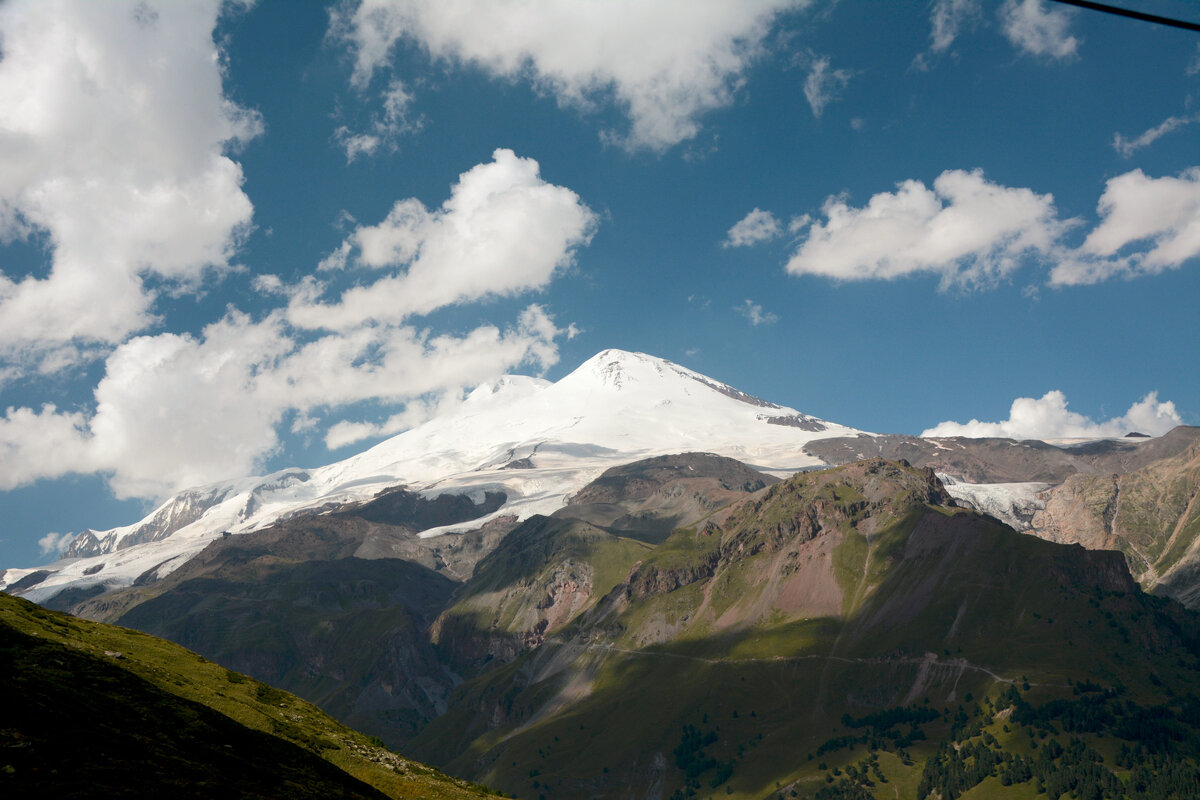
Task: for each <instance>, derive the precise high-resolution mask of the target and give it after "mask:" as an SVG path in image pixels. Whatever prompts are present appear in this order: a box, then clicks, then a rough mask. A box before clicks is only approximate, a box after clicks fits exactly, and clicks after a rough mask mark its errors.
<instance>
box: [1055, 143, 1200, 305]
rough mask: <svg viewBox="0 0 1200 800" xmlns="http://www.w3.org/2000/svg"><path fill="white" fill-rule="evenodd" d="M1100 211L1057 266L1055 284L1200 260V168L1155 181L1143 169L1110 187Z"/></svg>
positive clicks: (1156, 270) (1097, 279)
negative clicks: (1080, 242) (1097, 219)
mask: <svg viewBox="0 0 1200 800" xmlns="http://www.w3.org/2000/svg"><path fill="white" fill-rule="evenodd" d="M1098 210H1099V213H1100V216H1101V221H1100V224H1099V225H1097V226H1096V227H1095V228H1094V229H1093V230H1092V231H1091V233H1089V234H1088V236H1087V238H1086V239H1085V240H1084V242H1083V245H1082V246H1081V247H1080V248H1079V250H1078V251H1077V252H1075V253H1072V254H1070V256H1069V257H1066V258H1064V259H1063V261H1062V262H1061V263H1059V264H1058V265H1057V266H1055V268H1054V270H1053V271H1052V272H1051V275H1050V282H1051V283H1052V284H1056V285H1062V286H1069V285H1080V284H1090V283H1098V282H1100V281H1103V280H1107V279H1109V278H1112V277H1116V276H1122V277H1137V276H1140V275H1153V274H1157V273H1160V272H1162V271H1164V270H1167V269H1173V268H1177V267H1179V266H1181V265H1182V264H1183V263H1184V262H1185V261H1187V260H1189V259H1193V258H1196V257H1197V256H1200V167H1192V168H1191V169H1187V170H1184V171H1183V172H1182V173H1181V174H1180V175H1178V176H1176V177H1172V176H1166V177H1162V178H1152V177H1149V176H1148V175H1146V174H1145V173H1144V172H1142V171H1141V170H1140V169H1135V170H1133V171H1132V172H1126V173H1125V174H1123V175H1118V176H1117V177H1115V178H1112V179H1110V180H1109V181H1108V183H1107V184H1106V186H1105V190H1104V194H1103V195H1101V196H1100V202H1099V205H1098ZM1131 246H1132V251H1131V252H1130V251H1129V250H1128V249H1127V248H1131ZM1122 251H1125V252H1124V254H1122Z"/></svg>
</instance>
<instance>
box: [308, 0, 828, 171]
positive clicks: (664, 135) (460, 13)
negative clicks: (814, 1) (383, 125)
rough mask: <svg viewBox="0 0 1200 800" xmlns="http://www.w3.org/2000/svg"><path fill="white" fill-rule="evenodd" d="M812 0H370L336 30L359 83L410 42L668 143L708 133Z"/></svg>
mask: <svg viewBox="0 0 1200 800" xmlns="http://www.w3.org/2000/svg"><path fill="white" fill-rule="evenodd" d="M808 1H809V0H752V1H751V2H739V3H730V2H727V1H726V0H670V2H656V3H646V2H641V0H616V2H614V1H613V0H582V1H581V2H572V3H560V2H553V1H552V0H542V1H541V2H511V1H510V2H494V1H493V0H455V1H454V2H438V3H425V2H418V0H401V1H400V2H397V1H396V0H363V2H360V3H358V4H356V5H354V4H352V5H349V6H343V7H340V8H339V9H338V10H336V11H335V12H334V14H333V16H332V20H331V29H330V30H331V34H332V35H333V36H334V37H335V38H337V39H340V40H343V41H345V42H347V43H349V45H350V47H351V48H352V50H353V52H354V58H355V66H354V74H353V76H352V83H353V84H354V85H355V86H357V87H359V88H362V87H365V86H367V85H368V84H369V83H370V81H371V79H372V77H373V76H374V75H375V74H376V72H377V71H379V70H380V69H382V68H384V67H385V66H386V65H387V64H388V62H389V60H390V57H391V53H392V50H393V48H394V47H395V45H396V43H397V42H399V41H400V40H402V39H408V40H410V41H412V42H414V43H416V44H418V45H420V46H421V47H423V48H424V49H425V50H426V51H427V52H428V53H429V54H430V56H431V57H432V58H434V59H444V60H446V61H448V62H451V63H463V64H471V65H474V66H478V67H481V68H483V69H484V70H486V71H487V72H489V73H490V74H492V75H494V76H496V77H501V78H505V79H524V78H529V79H531V80H533V82H534V83H535V85H536V86H537V87H538V88H539V89H541V90H542V91H545V92H547V93H549V94H552V95H553V96H555V97H556V98H557V99H558V100H559V102H560V103H562V104H565V105H570V106H574V107H577V108H581V109H584V110H587V109H589V108H592V107H594V105H596V104H599V103H607V102H609V101H613V102H615V103H616V104H617V105H618V106H619V107H620V108H622V109H623V110H624V112H625V114H626V115H627V116H628V117H629V121H630V129H629V131H628V133H626V134H619V135H617V134H611V138H613V139H614V140H616V141H618V142H619V143H621V144H623V145H625V146H627V147H629V148H648V149H651V150H663V149H665V148H668V147H671V146H672V145H675V144H678V143H679V142H682V141H685V140H687V139H691V138H693V137H694V136H696V134H697V133H698V132H699V130H700V123H699V121H698V120H699V118H700V117H701V116H702V115H703V114H704V113H706V112H708V111H711V110H713V109H716V108H720V107H723V106H726V105H728V104H729V103H730V102H731V101H732V99H733V96H734V93H735V91H736V90H737V88H738V87H739V85H740V83H741V80H742V75H743V73H744V72H745V70H746V68H747V67H748V66H749V64H750V63H751V62H752V61H753V60H754V58H755V57H756V56H757V55H758V54H759V52H760V51H761V49H762V46H763V44H762V43H763V39H764V37H765V36H766V34H767V32H768V29H769V28H770V25H771V23H772V21H773V20H774V19H775V17H776V15H777V14H778V13H780V12H781V11H783V10H785V9H789V8H798V7H802V6H805V5H807V4H808Z"/></svg>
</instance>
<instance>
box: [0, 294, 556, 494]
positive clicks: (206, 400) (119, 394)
mask: <svg viewBox="0 0 1200 800" xmlns="http://www.w3.org/2000/svg"><path fill="white" fill-rule="evenodd" d="M565 333H567V331H564V330H561V329H559V328H557V327H556V326H555V324H554V321H553V319H552V318H551V317H550V316H549V315H548V314H547V313H546V311H545V310H544V309H543V308H541V307H540V306H536V305H533V306H529V307H528V308H526V309H525V310H524V311H523V312H522V313H521V314H520V316H519V318H518V320H517V322H516V324H515V325H514V326H512V327H511V328H509V329H508V330H500V329H499V328H497V327H495V326H493V325H481V326H479V327H477V328H475V329H474V330H471V331H468V332H467V333H465V334H463V335H461V336H449V335H440V336H434V335H431V334H430V333H429V332H428V331H418V330H416V329H414V328H411V327H407V326H402V327H386V326H379V327H369V328H361V329H358V330H355V331H352V332H349V333H338V334H330V335H325V336H320V337H317V338H315V339H311V338H310V339H304V340H302V339H300V338H299V337H298V336H297V335H296V334H295V333H294V332H290V331H289V329H288V327H287V326H286V324H285V323H284V321H283V319H282V314H280V313H275V314H273V315H270V316H268V317H267V318H266V319H264V320H261V321H257V322H255V321H253V320H251V319H250V318H249V317H247V316H246V315H243V314H239V313H237V312H231V313H230V314H229V315H228V316H227V317H225V318H224V319H222V320H220V321H219V322H216V323H214V324H212V325H210V326H208V327H207V328H205V330H204V332H203V335H202V336H200V337H191V336H185V335H177V334H170V333H166V334H160V335H158V336H143V337H137V338H134V339H132V340H130V341H129V342H126V343H125V344H123V345H121V346H119V347H118V348H117V349H116V350H115V351H114V352H113V353H112V354H111V355H110V356H109V357H108V360H107V362H106V372H105V376H104V378H103V379H102V380H101V381H100V383H99V385H98V386H97V387H96V390H95V400H96V407H95V411H94V413H91V414H90V415H89V414H84V413H82V412H63V411H59V410H57V409H56V408H54V407H53V406H46V407H44V408H43V409H42V410H41V411H40V412H35V411H33V410H31V409H28V408H18V409H12V408H10V409H9V410H8V412H7V413H6V415H5V416H4V417H3V418H0V489H12V488H15V487H17V486H22V485H25V484H28V483H32V482H33V481H36V480H39V479H42V478H55V477H59V476H62V475H66V474H69V473H73V472H78V473H92V472H102V473H106V474H108V476H109V484H110V486H111V487H112V489H113V491H114V493H115V494H116V495H117V496H118V497H153V498H162V497H164V496H166V495H169V494H170V493H172V492H175V491H178V490H180V489H183V488H186V487H190V486H195V485H199V484H204V483H209V482H212V481H216V480H220V479H227V478H230V477H232V476H237V475H248V474H252V473H253V472H255V471H256V469H257V468H258V467H259V466H260V465H261V463H262V461H263V459H264V458H265V457H267V456H269V455H270V454H271V453H272V452H273V451H274V450H275V449H276V447H277V446H278V438H277V433H276V429H277V426H278V425H279V424H280V422H281V421H282V419H283V417H284V415H285V414H286V413H287V412H295V413H296V414H297V415H298V416H299V417H301V418H306V419H308V420H309V422H310V423H311V421H312V420H311V419H309V418H312V417H316V416H322V415H325V414H328V413H330V412H332V411H333V410H336V409H337V408H340V407H345V406H348V405H351V404H357V403H362V402H378V403H382V404H385V405H393V406H404V407H405V411H404V412H402V413H401V414H399V415H396V416H393V417H392V419H390V420H389V421H388V423H385V425H382V426H375V427H374V428H371V427H370V426H367V427H366V428H365V429H363V430H359V431H357V432H356V435H350V432H348V430H347V426H345V425H334V426H333V427H331V428H330V430H329V431H328V433H327V435H326V438H327V441H328V442H329V444H330V446H331V447H334V446H338V445H340V444H345V443H348V442H350V441H356V440H357V439H360V438H363V437H364V436H369V435H378V434H379V433H381V432H385V431H386V432H395V431H397V430H399V429H400V428H397V427H396V426H397V425H404V424H414V423H416V422H419V421H421V418H422V417H421V414H420V413H418V412H419V410H420V409H421V408H423V407H424V406H423V404H424V403H426V400H425V399H424V398H428V397H433V396H439V395H454V394H456V393H458V392H460V391H461V390H462V389H463V388H464V387H470V386H474V385H477V384H479V383H480V382H483V381H485V380H490V379H492V378H495V377H496V376H498V375H501V374H503V373H505V372H508V371H511V370H512V369H515V368H517V367H519V366H522V365H524V366H526V367H530V368H532V369H534V370H536V371H544V370H545V369H548V368H549V367H550V366H552V365H553V364H554V363H556V362H557V360H558V349H557V345H556V343H555V340H556V339H557V338H558V337H559V336H561V335H563V334H565ZM312 427H315V425H313V426H312Z"/></svg>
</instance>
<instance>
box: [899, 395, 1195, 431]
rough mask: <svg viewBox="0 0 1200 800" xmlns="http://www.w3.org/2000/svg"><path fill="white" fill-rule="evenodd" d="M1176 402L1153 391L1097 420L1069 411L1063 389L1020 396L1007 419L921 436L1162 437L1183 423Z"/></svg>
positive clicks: (950, 425) (955, 425)
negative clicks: (1126, 408) (1120, 411)
mask: <svg viewBox="0 0 1200 800" xmlns="http://www.w3.org/2000/svg"><path fill="white" fill-rule="evenodd" d="M1181 424H1182V421H1181V420H1180V418H1179V414H1178V412H1177V411H1176V410H1175V404H1174V403H1172V402H1170V401H1167V402H1159V400H1158V393H1157V392H1150V393H1149V394H1148V395H1146V396H1145V397H1143V398H1142V399H1141V400H1139V401H1138V402H1136V403H1134V404H1133V405H1132V406H1130V408H1129V411H1127V412H1126V413H1125V415H1124V416H1121V417H1115V418H1113V419H1109V420H1103V421H1099V422H1097V421H1095V420H1092V419H1090V418H1089V417H1086V416H1084V415H1083V414H1078V413H1076V412H1074V411H1069V410H1067V398H1066V395H1064V394H1063V393H1062V392H1060V391H1057V390H1055V391H1049V392H1046V394H1044V395H1043V396H1042V397H1041V398H1040V399H1036V400H1035V399H1034V398H1032V397H1018V398H1017V399H1016V400H1014V401H1013V403H1012V407H1011V408H1010V410H1009V414H1008V419H1006V420H1003V421H1002V422H980V421H979V420H977V419H972V420H971V421H970V422H967V423H959V422H942V423H940V424H938V425H936V426H934V427H932V428H930V429H929V430H926V431H924V432H923V433H922V434H921V435H922V436H968V437H975V438H978V437H1002V438H1010V439H1073V438H1081V439H1086V438H1098V437H1111V436H1124V435H1125V434H1127V433H1133V432H1137V433H1144V434H1147V435H1150V436H1161V435H1162V434H1164V433H1166V432H1167V431H1169V430H1171V429H1172V428H1174V427H1175V426H1176V425H1181Z"/></svg>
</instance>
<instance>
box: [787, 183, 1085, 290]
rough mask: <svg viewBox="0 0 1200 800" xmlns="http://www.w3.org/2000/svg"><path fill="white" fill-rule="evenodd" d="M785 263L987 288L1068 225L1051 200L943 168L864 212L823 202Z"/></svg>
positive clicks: (822, 271) (807, 270) (841, 202)
mask: <svg viewBox="0 0 1200 800" xmlns="http://www.w3.org/2000/svg"><path fill="white" fill-rule="evenodd" d="M823 213H824V215H825V221H824V222H821V221H816V222H814V223H813V224H812V226H811V227H810V228H809V231H808V235H807V238H806V239H805V240H804V242H803V243H802V244H801V245H800V248H799V249H798V250H797V252H796V253H795V254H794V255H793V256H792V258H791V260H789V261H788V264H787V269H788V271H789V272H791V273H792V274H796V275H800V274H814V275H824V276H827V277H830V278H836V279H841V280H865V279H876V278H898V277H902V276H905V275H911V274H916V273H933V274H937V275H940V276H941V278H942V281H941V283H942V287H943V288H946V287H948V286H951V285H961V286H990V285H993V284H995V283H996V282H997V281H999V280H1001V279H1003V278H1005V277H1007V276H1008V275H1010V274H1011V273H1012V272H1013V271H1014V270H1015V269H1016V268H1017V266H1018V265H1019V263H1020V261H1021V259H1022V258H1023V257H1025V256H1027V255H1039V254H1040V255H1045V254H1047V253H1049V252H1051V251H1052V250H1053V249H1054V247H1055V243H1056V241H1057V240H1058V238H1059V237H1060V235H1061V234H1062V232H1063V230H1064V229H1065V228H1066V227H1067V223H1063V222H1060V221H1059V220H1058V219H1057V216H1056V213H1055V209H1054V198H1053V197H1052V196H1050V195H1039V194H1036V193H1034V192H1033V191H1031V190H1029V189H1021V188H1011V187H1006V186H1001V185H999V184H995V183H991V182H989V181H988V180H986V179H985V178H984V176H983V173H982V172H981V171H980V170H975V171H972V172H965V171H962V170H948V171H946V172H943V173H942V174H941V175H939V176H938V177H937V179H936V180H935V181H934V182H933V189H932V190H931V189H929V188H928V187H926V186H925V184H923V183H921V182H920V181H915V180H908V181H904V182H903V183H901V184H899V186H898V188H897V190H896V191H895V192H894V193H887V192H884V193H880V194H876V195H875V196H873V197H872V198H871V199H870V201H869V202H868V203H867V205H866V206H864V207H863V208H853V207H852V206H850V205H849V204H848V203H847V202H846V201H845V199H843V198H839V197H831V198H829V199H828V200H827V201H826V202H825V205H824V208H823Z"/></svg>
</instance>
